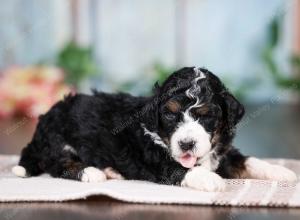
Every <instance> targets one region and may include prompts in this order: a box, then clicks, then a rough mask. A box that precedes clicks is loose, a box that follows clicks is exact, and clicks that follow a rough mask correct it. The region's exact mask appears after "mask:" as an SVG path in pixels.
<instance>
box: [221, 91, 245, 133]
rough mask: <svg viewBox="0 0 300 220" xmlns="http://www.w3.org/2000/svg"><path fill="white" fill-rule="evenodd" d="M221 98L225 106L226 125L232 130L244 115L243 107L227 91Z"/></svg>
mask: <svg viewBox="0 0 300 220" xmlns="http://www.w3.org/2000/svg"><path fill="white" fill-rule="evenodd" d="M222 97H223V98H224V100H225V104H226V109H227V120H228V125H229V127H230V128H234V126H236V125H237V123H238V122H239V121H240V120H241V119H242V117H243V116H244V114H245V109H244V106H243V105H242V104H241V103H240V102H239V101H238V100H237V99H236V98H235V97H234V96H233V95H232V94H230V93H229V92H227V91H226V92H224V93H223V94H222Z"/></svg>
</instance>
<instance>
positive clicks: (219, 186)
mask: <svg viewBox="0 0 300 220" xmlns="http://www.w3.org/2000/svg"><path fill="white" fill-rule="evenodd" d="M181 185H182V186H186V187H190V188H193V189H197V190H201V191H206V192H221V191H224V190H225V186H226V185H225V181H224V180H223V179H222V178H221V177H220V176H219V175H218V174H216V173H213V172H211V171H209V170H207V169H205V168H203V167H194V168H193V169H192V170H191V171H189V172H187V174H186V175H185V177H184V179H183V180H182V182H181Z"/></svg>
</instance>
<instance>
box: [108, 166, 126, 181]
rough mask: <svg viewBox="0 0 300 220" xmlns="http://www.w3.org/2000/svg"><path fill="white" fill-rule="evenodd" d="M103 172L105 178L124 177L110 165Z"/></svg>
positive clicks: (116, 178) (118, 178) (117, 178)
mask: <svg viewBox="0 0 300 220" xmlns="http://www.w3.org/2000/svg"><path fill="white" fill-rule="evenodd" d="M103 172H104V173H105V175H106V178H107V179H115V180H123V179H124V177H123V176H122V175H121V174H120V173H119V172H118V171H116V170H115V169H113V168H112V167H106V168H105V169H104V170H103Z"/></svg>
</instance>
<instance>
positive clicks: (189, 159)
mask: <svg viewBox="0 0 300 220" xmlns="http://www.w3.org/2000/svg"><path fill="white" fill-rule="evenodd" d="M196 162H197V157H195V156H194V155H191V154H189V153H185V154H184V155H182V156H181V157H180V158H179V163H180V164H181V165H182V166H183V167H186V168H192V167H194V166H195V164H196Z"/></svg>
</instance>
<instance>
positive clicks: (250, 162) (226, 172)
mask: <svg viewBox="0 0 300 220" xmlns="http://www.w3.org/2000/svg"><path fill="white" fill-rule="evenodd" d="M216 172H217V173H219V174H220V175H221V176H222V177H224V178H245V179H262V180H278V181H289V182H293V181H296V180H297V176H296V174H295V173H294V172H293V171H291V170H289V169H287V168H285V167H283V166H279V165H273V164H270V163H268V162H266V161H263V160H260V159H257V158H254V157H246V156H244V155H242V154H241V153H240V152H239V151H238V150H236V149H234V148H232V149H231V150H230V151H229V152H228V153H227V154H226V156H225V157H224V158H223V159H222V160H221V163H220V165H219V168H218V169H217V171H216Z"/></svg>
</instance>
